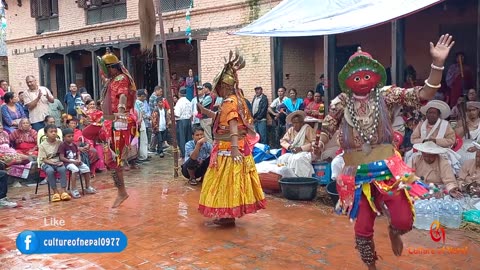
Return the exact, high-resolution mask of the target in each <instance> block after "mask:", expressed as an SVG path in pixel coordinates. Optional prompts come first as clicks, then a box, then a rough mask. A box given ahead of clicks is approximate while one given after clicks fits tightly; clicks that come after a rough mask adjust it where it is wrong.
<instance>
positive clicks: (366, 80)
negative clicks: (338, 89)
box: [345, 70, 381, 96]
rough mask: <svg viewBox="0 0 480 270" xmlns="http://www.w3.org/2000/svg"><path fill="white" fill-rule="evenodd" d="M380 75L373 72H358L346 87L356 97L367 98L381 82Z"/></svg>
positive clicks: (346, 82)
mask: <svg viewBox="0 0 480 270" xmlns="http://www.w3.org/2000/svg"><path fill="white" fill-rule="evenodd" d="M380 79H381V78H380V75H379V74H377V73H375V72H373V71H371V70H364V71H357V72H355V73H353V74H352V75H350V77H348V78H347V80H346V81H345V84H346V86H347V87H348V88H349V89H352V92H353V93H354V94H356V95H361V96H365V95H367V94H368V93H370V91H371V90H372V89H373V88H375V86H377V85H378V83H379V82H380Z"/></svg>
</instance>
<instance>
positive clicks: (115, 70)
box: [83, 49, 138, 208]
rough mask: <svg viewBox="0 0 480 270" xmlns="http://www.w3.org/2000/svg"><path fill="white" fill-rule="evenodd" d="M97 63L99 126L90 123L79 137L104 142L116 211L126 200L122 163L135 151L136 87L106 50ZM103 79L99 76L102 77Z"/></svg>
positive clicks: (122, 67) (136, 135)
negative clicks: (99, 74)
mask: <svg viewBox="0 0 480 270" xmlns="http://www.w3.org/2000/svg"><path fill="white" fill-rule="evenodd" d="M97 60H98V62H99V65H100V68H101V70H102V72H103V73H104V74H105V75H106V76H108V77H105V78H104V82H105V87H104V90H103V93H102V101H103V102H102V107H103V108H102V111H103V113H104V119H105V121H104V122H103V125H98V124H97V123H96V122H93V123H91V124H90V125H88V126H87V127H85V129H84V130H83V136H84V137H85V138H87V139H89V140H98V141H102V142H104V147H103V150H104V157H105V165H106V166H107V167H108V168H109V169H110V170H113V173H112V176H113V181H114V183H115V186H116V187H117V189H118V194H117V198H116V199H115V202H114V203H113V206H112V207H113V208H116V207H118V206H119V205H120V204H121V203H122V202H123V201H125V200H126V199H127V198H128V193H127V190H126V189H125V180H124V177H123V169H122V167H123V166H124V165H126V164H124V163H125V161H126V160H128V159H129V158H131V157H132V155H135V154H136V153H137V152H138V151H137V149H135V147H132V146H131V145H132V141H133V140H134V139H136V140H138V134H137V124H136V116H135V112H134V108H133V107H134V106H133V105H134V103H135V98H136V87H135V83H134V81H133V78H132V76H130V74H129V73H128V70H127V69H126V68H125V67H124V66H123V64H122V62H120V61H119V60H118V58H117V57H116V56H115V55H114V54H113V53H111V52H110V51H109V49H107V52H106V54H105V55H104V56H103V57H102V58H100V57H98V59H97ZM102 75H103V74H102Z"/></svg>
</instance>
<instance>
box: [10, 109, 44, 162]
mask: <svg viewBox="0 0 480 270" xmlns="http://www.w3.org/2000/svg"><path fill="white" fill-rule="evenodd" d="M10 141H11V142H12V143H13V145H14V148H15V150H17V152H19V153H22V154H25V155H28V156H37V155H38V146H37V131H36V130H35V129H33V128H32V125H31V124H30V121H29V120H28V119H27V118H22V119H21V120H20V123H19V124H18V129H16V130H15V131H13V132H12V134H10Z"/></svg>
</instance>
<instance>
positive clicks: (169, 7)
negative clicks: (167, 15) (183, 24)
mask: <svg viewBox="0 0 480 270" xmlns="http://www.w3.org/2000/svg"><path fill="white" fill-rule="evenodd" d="M161 1H162V12H168V11H175V10H182V9H187V8H189V7H190V3H191V2H192V0H161Z"/></svg>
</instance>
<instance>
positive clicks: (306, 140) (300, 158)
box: [278, 111, 315, 177]
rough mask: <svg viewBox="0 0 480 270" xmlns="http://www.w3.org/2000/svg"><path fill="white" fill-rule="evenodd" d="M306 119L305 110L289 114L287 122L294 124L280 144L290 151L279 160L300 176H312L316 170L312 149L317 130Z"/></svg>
mask: <svg viewBox="0 0 480 270" xmlns="http://www.w3.org/2000/svg"><path fill="white" fill-rule="evenodd" d="M304 120H305V112H304V111H295V112H292V113H291V114H289V115H288V116H287V124H291V125H292V126H291V127H290V128H289V129H288V130H287V132H286V133H285V135H284V136H283V138H282V139H281V140H280V145H281V146H282V147H283V148H285V149H287V150H288V151H290V153H286V154H284V155H282V156H280V158H279V159H278V162H279V163H282V164H285V165H286V166H287V167H288V168H290V169H292V170H293V172H294V173H295V174H296V175H297V176H299V177H311V176H312V174H313V172H314V171H313V167H312V164H311V162H312V155H311V152H310V151H311V148H312V143H314V142H315V132H314V130H313V128H312V127H311V126H310V125H308V124H306V123H305V122H304Z"/></svg>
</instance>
